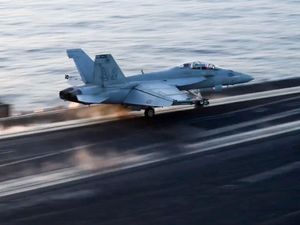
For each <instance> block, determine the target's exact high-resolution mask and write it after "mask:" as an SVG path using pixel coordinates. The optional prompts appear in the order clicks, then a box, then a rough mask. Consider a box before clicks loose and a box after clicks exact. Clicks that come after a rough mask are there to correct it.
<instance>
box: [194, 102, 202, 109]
mask: <svg viewBox="0 0 300 225" xmlns="http://www.w3.org/2000/svg"><path fill="white" fill-rule="evenodd" d="M202 107H203V101H202V100H199V101H196V102H195V108H196V109H199V108H202Z"/></svg>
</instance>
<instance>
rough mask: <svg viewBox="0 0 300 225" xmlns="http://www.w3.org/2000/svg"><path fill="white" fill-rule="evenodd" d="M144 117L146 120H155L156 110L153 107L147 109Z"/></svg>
mask: <svg viewBox="0 0 300 225" xmlns="http://www.w3.org/2000/svg"><path fill="white" fill-rule="evenodd" d="M144 115H145V117H146V118H153V117H154V116H155V110H154V108H153V107H148V108H146V109H145V112H144Z"/></svg>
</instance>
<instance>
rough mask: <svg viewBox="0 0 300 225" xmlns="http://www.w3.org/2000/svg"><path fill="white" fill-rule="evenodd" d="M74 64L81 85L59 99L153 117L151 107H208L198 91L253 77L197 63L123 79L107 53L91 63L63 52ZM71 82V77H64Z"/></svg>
mask: <svg viewBox="0 0 300 225" xmlns="http://www.w3.org/2000/svg"><path fill="white" fill-rule="evenodd" d="M67 54H68V57H69V58H72V59H73V60H74V62H75V65H76V67H77V70H78V72H79V74H80V76H81V80H82V82H83V83H84V85H79V86H73V87H70V88H67V89H64V90H62V91H60V92H59V96H60V98H61V99H63V100H67V101H72V102H79V103H82V104H88V105H89V104H121V105H124V106H128V107H132V108H135V109H138V110H145V116H146V117H153V116H154V114H155V111H154V108H156V107H166V106H174V105H187V104H190V105H192V104H194V105H195V106H197V107H202V106H205V105H208V104H209V101H208V99H204V98H202V96H201V94H200V90H201V89H204V88H213V89H214V90H215V91H221V90H222V87H223V86H228V85H235V84H240V83H246V82H249V81H251V80H253V78H252V77H251V76H249V75H247V74H243V73H239V72H235V71H233V70H228V69H223V68H220V67H217V66H215V65H213V64H209V63H203V62H200V61H196V62H191V63H184V64H183V65H181V66H177V67H174V68H171V69H168V70H164V71H159V72H152V73H144V72H143V71H141V74H139V75H135V76H128V77H125V76H124V74H123V72H122V71H121V69H120V67H119V66H118V64H117V63H116V62H115V60H114V58H113V57H112V55H110V54H102V55H96V57H95V61H93V60H92V59H91V58H90V57H89V56H88V55H87V54H86V53H85V52H84V51H83V50H82V49H69V50H67ZM65 78H66V79H68V80H69V81H72V79H73V77H71V76H69V75H66V76H65Z"/></svg>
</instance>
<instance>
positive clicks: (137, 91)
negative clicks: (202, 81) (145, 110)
mask: <svg viewBox="0 0 300 225" xmlns="http://www.w3.org/2000/svg"><path fill="white" fill-rule="evenodd" d="M187 101H188V102H191V99H190V98H189V96H188V95H187V94H185V93H184V92H181V91H180V90H178V88H177V87H175V86H174V85H170V84H166V83H163V82H155V83H152V82H151V83H143V84H139V85H137V86H136V87H134V88H133V89H132V90H131V91H130V93H129V94H128V96H127V97H126V99H125V100H124V104H129V105H140V106H152V107H163V106H171V105H174V104H180V102H185V103H186V102H187Z"/></svg>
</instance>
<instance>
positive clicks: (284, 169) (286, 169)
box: [239, 161, 300, 183]
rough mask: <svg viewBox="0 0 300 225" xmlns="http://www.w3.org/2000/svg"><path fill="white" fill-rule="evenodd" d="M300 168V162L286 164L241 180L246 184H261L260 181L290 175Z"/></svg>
mask: <svg viewBox="0 0 300 225" xmlns="http://www.w3.org/2000/svg"><path fill="white" fill-rule="evenodd" d="M299 168H300V161H296V162H292V163H289V164H286V165H284V166H281V167H277V168H275V169H272V170H268V171H265V172H262V173H258V174H254V175H251V176H248V177H245V178H242V179H239V181H240V182H246V183H256V182H260V181H264V180H267V179H270V178H272V177H275V176H278V175H281V174H284V173H288V172H291V171H293V170H295V169H299Z"/></svg>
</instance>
